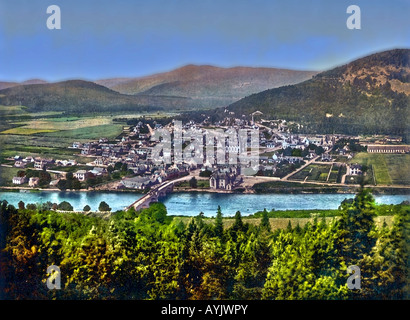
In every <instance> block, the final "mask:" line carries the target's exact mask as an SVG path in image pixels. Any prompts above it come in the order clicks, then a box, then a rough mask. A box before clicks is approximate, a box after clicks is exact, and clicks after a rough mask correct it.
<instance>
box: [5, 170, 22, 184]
mask: <svg viewBox="0 0 410 320" xmlns="http://www.w3.org/2000/svg"><path fill="white" fill-rule="evenodd" d="M19 170H22V169H19V168H14V167H11V168H9V167H0V185H1V186H12V185H13V183H12V181H11V180H12V179H13V177H15V176H16V175H17V172H18V171H19Z"/></svg>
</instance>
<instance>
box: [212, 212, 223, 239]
mask: <svg viewBox="0 0 410 320" xmlns="http://www.w3.org/2000/svg"><path fill="white" fill-rule="evenodd" d="M214 230H215V236H217V237H219V238H222V237H223V231H224V229H223V220H222V211H221V206H218V210H217V212H216V219H215V228H214Z"/></svg>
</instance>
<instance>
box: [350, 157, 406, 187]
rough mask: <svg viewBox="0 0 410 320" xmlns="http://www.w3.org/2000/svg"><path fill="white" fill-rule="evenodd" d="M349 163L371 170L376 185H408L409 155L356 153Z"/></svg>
mask: <svg viewBox="0 0 410 320" xmlns="http://www.w3.org/2000/svg"><path fill="white" fill-rule="evenodd" d="M350 163H359V164H362V165H367V166H368V167H371V168H372V169H373V173H374V177H375V181H376V184H377V185H392V184H395V185H396V184H397V185H409V184H410V155H409V154H378V153H364V152H361V153H358V154H357V155H356V156H355V157H354V158H353V159H351V160H350Z"/></svg>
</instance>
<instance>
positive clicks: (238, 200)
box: [0, 191, 410, 217]
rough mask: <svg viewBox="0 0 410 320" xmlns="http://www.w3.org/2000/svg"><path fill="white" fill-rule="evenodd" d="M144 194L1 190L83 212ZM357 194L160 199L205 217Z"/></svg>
mask: <svg viewBox="0 0 410 320" xmlns="http://www.w3.org/2000/svg"><path fill="white" fill-rule="evenodd" d="M141 196H142V195H141V194H137V193H131V192H130V193H126V192H118V193H115V192H48V191H47V192H0V200H7V201H8V202H9V203H10V204H13V205H14V206H16V207H17V204H18V202H19V201H20V200H22V201H23V202H24V203H25V204H28V203H44V202H47V201H50V202H52V203H60V202H62V201H68V202H70V203H71V205H72V206H73V207H74V210H76V211H81V210H82V208H84V206H85V205H87V204H88V205H89V206H90V207H91V210H95V211H96V210H97V209H98V205H99V203H100V202H101V201H105V202H107V203H108V204H109V206H110V207H111V208H112V211H117V210H122V209H124V207H126V206H128V205H130V204H131V203H133V202H134V201H135V200H137V199H138V198H139V197H141ZM353 197H354V194H228V193H206V192H203V193H196V192H178V193H172V194H169V195H167V196H166V197H165V198H163V199H160V200H161V201H162V202H163V203H164V204H165V205H166V207H167V210H168V214H169V215H186V216H194V215H197V214H198V213H199V212H201V211H202V212H203V213H204V214H205V216H208V217H211V216H215V214H216V210H217V207H218V205H220V206H221V209H222V212H223V213H224V215H225V216H233V215H234V214H235V212H236V211H238V210H239V211H240V212H241V213H242V214H243V215H249V214H252V213H255V212H257V211H259V210H263V209H264V208H266V209H267V210H271V209H275V210H297V209H337V208H338V206H339V205H340V203H341V202H342V201H343V200H344V199H345V198H353ZM374 197H375V199H376V202H377V203H383V204H398V203H401V202H403V201H405V200H410V197H409V196H408V195H377V196H374Z"/></svg>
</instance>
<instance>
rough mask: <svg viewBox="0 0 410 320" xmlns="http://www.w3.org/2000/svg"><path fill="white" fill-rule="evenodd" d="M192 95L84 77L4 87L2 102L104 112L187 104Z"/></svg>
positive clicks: (34, 109)
mask: <svg viewBox="0 0 410 320" xmlns="http://www.w3.org/2000/svg"><path fill="white" fill-rule="evenodd" d="M189 100H190V99H187V98H181V97H163V96H161V97H150V96H144V95H140V96H132V95H125V94H121V93H118V92H116V91H113V90H111V89H108V88H106V87H104V86H101V85H98V84H95V83H93V82H89V81H83V80H69V81H63V82H56V83H47V84H31V85H19V86H14V87H10V88H7V89H3V90H0V105H6V106H10V105H23V106H26V107H27V108H28V111H30V112H43V111H64V112H66V113H68V114H73V113H92V112H97V113H104V112H123V111H136V112H139V111H148V110H149V111H154V110H160V109H176V108H187V107H188V104H189V102H190V101H189Z"/></svg>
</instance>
